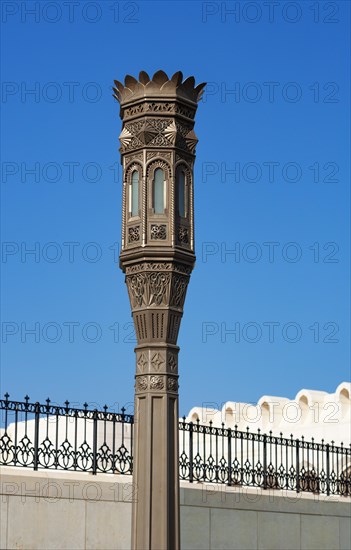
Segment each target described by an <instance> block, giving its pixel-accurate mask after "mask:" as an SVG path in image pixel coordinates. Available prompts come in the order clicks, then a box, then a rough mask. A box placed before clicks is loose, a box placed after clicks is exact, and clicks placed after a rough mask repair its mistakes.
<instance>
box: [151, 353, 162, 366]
mask: <svg viewBox="0 0 351 550" xmlns="http://www.w3.org/2000/svg"><path fill="white" fill-rule="evenodd" d="M164 363H165V362H164V359H163V357H162V355H161V354H160V353H158V352H157V353H155V355H154V356H153V357H152V359H151V365H152V366H153V367H154V369H155V370H160V368H161V367H162V365H164Z"/></svg>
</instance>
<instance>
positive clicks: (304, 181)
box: [1, 1, 350, 414]
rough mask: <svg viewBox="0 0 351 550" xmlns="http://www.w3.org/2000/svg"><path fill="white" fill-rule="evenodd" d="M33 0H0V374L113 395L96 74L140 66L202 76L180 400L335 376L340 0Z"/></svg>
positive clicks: (112, 306)
mask: <svg viewBox="0 0 351 550" xmlns="http://www.w3.org/2000/svg"><path fill="white" fill-rule="evenodd" d="M34 4H35V3H34V2H2V21H3V23H2V27H3V36H2V46H3V48H2V80H3V85H2V110H3V118H2V184H1V185H2V199H3V201H2V209H3V210H2V240H3V250H2V272H3V278H2V280H3V286H2V308H1V314H2V340H3V344H2V367H1V390H2V393H4V392H5V391H8V392H9V393H10V394H11V397H12V398H14V399H16V398H17V399H22V398H23V396H24V395H25V394H26V393H28V395H29V396H30V397H31V399H32V400H39V401H42V400H44V399H46V398H47V397H48V396H50V398H51V399H52V400H53V401H55V402H59V403H61V402H63V401H64V400H65V399H69V400H70V401H71V402H72V403H76V404H77V405H81V404H82V403H84V401H85V400H87V401H88V402H90V403H97V404H98V406H103V405H104V404H105V403H107V404H108V405H111V406H114V407H117V408H118V405H116V404H117V403H118V404H119V405H122V404H127V403H130V402H131V401H132V399H133V385H134V380H133V378H134V353H133V349H134V345H135V342H134V341H133V337H131V338H130V335H131V333H132V328H131V316H130V308H129V302H128V297H127V290H126V287H125V285H124V277H123V274H122V273H121V271H120V270H119V267H118V262H117V257H118V242H119V240H120V225H121V171H120V168H119V153H118V147H119V144H118V135H119V133H120V129H121V122H120V119H119V108H118V105H117V103H116V102H115V101H114V100H113V98H112V95H111V89H110V87H111V85H112V82H113V79H118V80H123V78H124V76H125V75H126V74H128V73H130V74H132V75H134V76H137V75H138V73H139V71H140V70H146V71H148V72H149V73H150V74H153V73H154V72H155V71H156V70H158V69H160V68H162V69H163V70H165V71H166V72H167V73H168V74H173V72H175V71H177V70H182V71H183V73H184V75H185V76H189V75H191V74H192V75H194V76H195V78H196V81H197V82H203V81H207V82H209V86H208V90H207V93H206V94H205V96H204V102H202V103H200V105H199V109H198V113H197V119H196V127H195V129H196V132H197V135H198V137H199V140H200V141H199V145H198V148H197V160H196V169H195V199H196V204H195V207H196V220H195V221H196V253H197V264H196V268H195V270H194V272H193V275H192V279H191V283H190V286H189V289H188V295H187V300H186V304H185V314H184V318H183V321H182V326H181V333H180V338H179V344H180V346H181V354H180V376H181V378H180V413H181V414H183V413H187V412H188V410H189V409H190V408H191V407H192V406H195V405H201V404H203V403H206V402H207V403H208V402H212V403H218V405H219V406H220V405H221V403H222V402H224V401H227V400H237V401H243V402H246V401H247V402H255V401H256V400H257V399H258V398H259V397H260V396H261V395H263V394H268V395H281V396H287V397H290V398H292V397H294V396H295V394H296V393H297V391H298V390H299V389H301V388H303V387H304V388H315V389H321V390H326V391H334V389H335V387H336V386H337V385H338V384H339V383H340V382H341V381H344V380H347V379H350V367H349V364H350V363H349V361H350V348H349V316H348V311H349V280H350V276H349V222H350V214H349V204H350V203H349V159H348V151H349V146H350V143H349V91H350V90H349V66H350V59H349V31H350V25H349V19H350V18H349V11H350V10H349V8H350V4H349V2H332V3H330V2H307V1H304V2H294V3H287V2H278V3H276V4H277V5H276V6H274V13H273V11H272V10H273V7H272V5H271V7H270V8H269V7H268V6H267V4H266V3H262V2H257V3H256V2H250V3H248V2H143V1H142V2H112V1H111V2H110V1H104V2H88V3H87V2H75V3H74V4H76V5H75V6H73V4H71V5H70V7H69V6H68V4H67V3H62V2H51V3H47V2H40V3H36V4H37V6H40V8H37V9H38V10H39V11H37V13H36V14H31V13H29V12H28V10H29V9H32V8H33V6H34ZM288 4H289V5H288ZM292 4H293V5H292ZM234 5H236V6H237V8H236V9H237V11H236V13H230V10H231V9H232V8H233V7H234ZM289 6H290V7H289ZM30 90H32V91H33V90H35V93H28V92H30ZM30 169H31V170H33V169H34V173H33V172H32V173H29V172H27V170H30ZM64 243H65V244H64ZM89 243H90V244H89ZM91 243H92V244H91ZM33 249H34V250H36V254H26V250H33ZM230 250H231V251H233V250H235V251H236V253H235V254H234V253H229V251H230ZM94 260H96V261H94ZM111 327H112V328H111ZM34 328H35V330H36V334H33V333H32V334H30V333H28V330H30V329H34ZM234 329H235V330H236V331H237V334H236V335H235V334H233V333H230V332H229V331H233V330H234ZM94 340H97V341H94ZM114 404H115V405H114Z"/></svg>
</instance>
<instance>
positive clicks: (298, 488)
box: [296, 439, 300, 493]
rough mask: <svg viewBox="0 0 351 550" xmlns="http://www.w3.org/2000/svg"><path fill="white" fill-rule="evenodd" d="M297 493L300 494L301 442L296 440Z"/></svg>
mask: <svg viewBox="0 0 351 550" xmlns="http://www.w3.org/2000/svg"><path fill="white" fill-rule="evenodd" d="M296 492H297V493H299V492H300V441H299V440H298V439H296Z"/></svg>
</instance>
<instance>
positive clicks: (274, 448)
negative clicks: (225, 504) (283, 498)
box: [179, 418, 351, 496]
mask: <svg viewBox="0 0 351 550" xmlns="http://www.w3.org/2000/svg"><path fill="white" fill-rule="evenodd" d="M179 428H180V432H181V433H180V461H179V470H180V479H184V480H188V481H190V482H195V481H197V482H207V483H224V484H226V485H232V486H235V485H244V486H251V487H261V488H262V489H278V490H279V489H280V490H291V491H296V492H301V491H308V492H312V493H324V494H327V495H330V494H333V495H344V496H350V495H351V445H350V446H349V447H345V446H344V445H343V444H342V443H341V445H340V446H335V445H334V442H332V443H331V444H328V443H325V442H324V441H323V440H322V443H316V442H315V441H314V439H313V438H312V440H311V441H305V439H304V438H303V437H301V439H294V438H293V436H291V437H290V438H284V437H283V436H282V434H280V436H279V437H277V436H274V435H272V432H270V433H269V434H265V433H261V432H260V430H257V433H252V432H250V431H249V428H247V429H246V431H240V430H238V429H237V427H235V428H234V429H230V428H226V427H225V426H224V424H222V427H221V428H217V427H214V426H213V425H212V423H211V422H210V423H209V426H203V425H201V424H200V422H199V420H197V422H196V423H192V422H190V423H187V422H185V418H184V419H183V422H180V425H179Z"/></svg>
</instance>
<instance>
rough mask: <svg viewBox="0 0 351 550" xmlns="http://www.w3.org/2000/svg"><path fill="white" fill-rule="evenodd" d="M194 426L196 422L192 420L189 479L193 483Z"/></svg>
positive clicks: (190, 426) (190, 425) (190, 428)
mask: <svg viewBox="0 0 351 550" xmlns="http://www.w3.org/2000/svg"><path fill="white" fill-rule="evenodd" d="M193 427H194V424H193V423H192V422H190V424H189V481H190V483H192V482H193V479H194V472H193V468H194V462H193V461H194V453H193V435H194V432H193Z"/></svg>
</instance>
